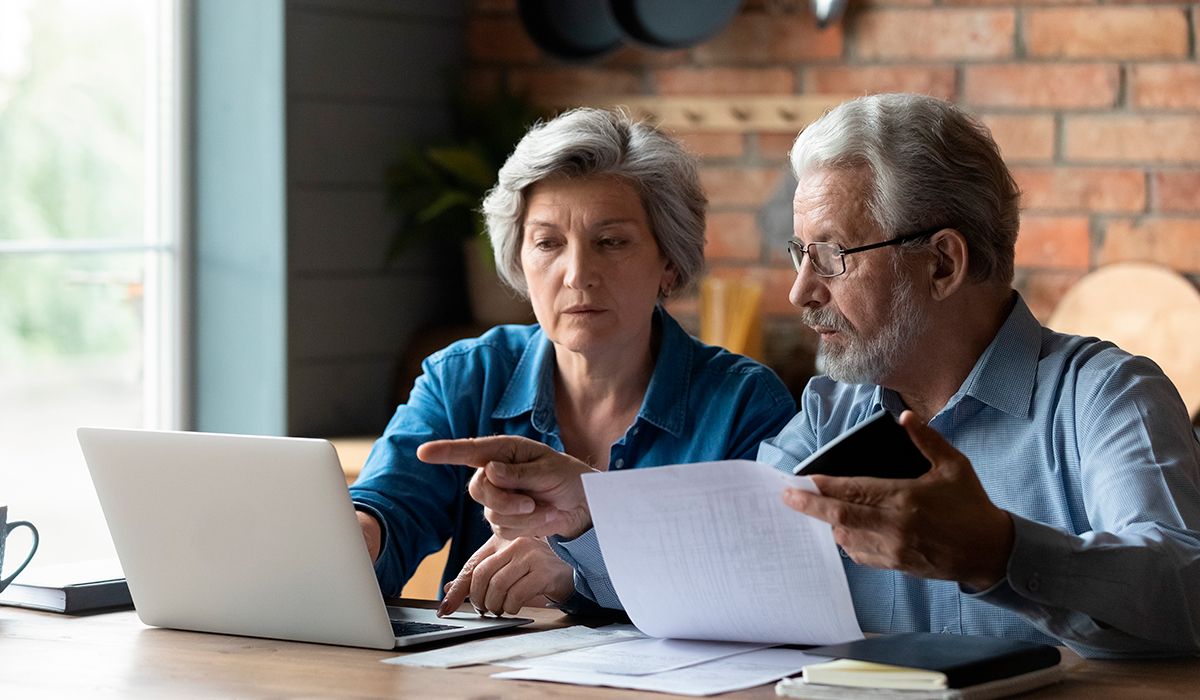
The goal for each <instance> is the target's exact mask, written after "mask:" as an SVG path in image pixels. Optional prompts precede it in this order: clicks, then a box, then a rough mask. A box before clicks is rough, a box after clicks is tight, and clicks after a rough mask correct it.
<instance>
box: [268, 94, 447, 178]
mask: <svg viewBox="0 0 1200 700" xmlns="http://www.w3.org/2000/svg"><path fill="white" fill-rule="evenodd" d="M290 105H291V108H290V111H289V114H288V156H289V161H288V172H289V176H290V181H291V183H292V184H293V185H300V186H310V185H313V184H324V185H334V186H340V187H359V188H372V187H379V186H380V185H381V184H382V183H383V179H384V173H385V172H386V170H387V166H388V165H390V164H391V163H392V162H393V161H395V160H396V157H397V156H398V155H399V154H400V153H401V151H402V150H403V147H404V146H405V145H406V144H410V143H422V142H425V141H428V140H429V139H431V138H433V137H435V136H436V135H438V134H440V133H443V132H444V131H445V130H446V127H447V124H446V110H445V108H439V107H436V106H422V105H407V106H389V105H382V104H365V103H341V102H311V101H308V100H291V101H290Z"/></svg>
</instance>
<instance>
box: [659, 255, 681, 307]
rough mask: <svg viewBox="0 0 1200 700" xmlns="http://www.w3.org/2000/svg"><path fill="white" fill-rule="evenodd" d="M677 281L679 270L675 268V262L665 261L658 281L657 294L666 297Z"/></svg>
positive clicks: (672, 290)
mask: <svg viewBox="0 0 1200 700" xmlns="http://www.w3.org/2000/svg"><path fill="white" fill-rule="evenodd" d="M678 282H679V272H678V271H677V270H676V269H675V263H673V262H671V261H669V260H668V261H667V266H666V268H664V269H663V273H662V277H661V278H659V282H658V296H659V297H660V298H662V299H666V298H667V297H669V296H671V293H672V292H674V291H675V288H676V287H677V286H678Z"/></svg>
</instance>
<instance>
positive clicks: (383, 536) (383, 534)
mask: <svg viewBox="0 0 1200 700" xmlns="http://www.w3.org/2000/svg"><path fill="white" fill-rule="evenodd" d="M354 510H361V511H362V512H364V513H366V514H367V515H370V516H371V517H373V518H375V520H376V521H377V522H378V523H379V558H378V559H376V560H375V561H374V562H373V564H374V566H375V574H376V575H378V574H379V573H380V572H381V571H382V570H383V560H384V558H385V557H386V556H387V551H388V548H387V545H388V527H387V521H386V520H384V519H383V514H382V513H380V512H379V509H377V508H376V507H375V506H371V505H367V504H366V503H359V502H358V501H355V502H354Z"/></svg>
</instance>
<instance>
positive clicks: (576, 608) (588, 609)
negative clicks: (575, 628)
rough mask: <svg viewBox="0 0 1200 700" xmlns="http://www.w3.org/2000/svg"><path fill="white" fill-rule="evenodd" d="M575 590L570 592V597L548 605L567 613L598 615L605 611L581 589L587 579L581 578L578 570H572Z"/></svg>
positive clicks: (585, 586) (584, 586) (583, 587)
mask: <svg viewBox="0 0 1200 700" xmlns="http://www.w3.org/2000/svg"><path fill="white" fill-rule="evenodd" d="M574 577H575V590H574V591H573V592H572V593H571V597H570V598H567V599H566V600H564V601H562V602H552V603H551V605H550V607H552V608H557V609H559V610H561V611H563V612H565V613H566V614H568V615H599V614H602V613H604V612H605V610H604V608H602V607H600V606H599V605H598V604H597V603H596V601H594V600H592V599H591V598H589V597H587V596H586V595H584V594H583V593H580V591H581V590H585V589H586V588H587V581H584V580H583V576H581V575H580V574H579V571H578V570H575V571H574Z"/></svg>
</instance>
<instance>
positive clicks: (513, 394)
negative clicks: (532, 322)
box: [492, 327, 555, 433]
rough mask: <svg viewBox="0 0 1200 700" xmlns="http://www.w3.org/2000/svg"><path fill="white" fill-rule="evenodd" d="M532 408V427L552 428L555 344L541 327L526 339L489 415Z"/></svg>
mask: <svg viewBox="0 0 1200 700" xmlns="http://www.w3.org/2000/svg"><path fill="white" fill-rule="evenodd" d="M530 411H532V412H533V416H532V417H531V420H532V422H533V427H534V428H536V429H537V430H538V432H541V433H549V432H552V430H551V429H552V427H553V426H554V425H555V420H554V344H553V343H551V342H550V339H549V338H547V337H546V333H545V331H543V330H542V329H541V328H540V327H539V328H538V329H537V331H535V332H534V334H533V335H531V336H530V337H529V340H528V341H527V342H526V343H525V350H524V351H522V352H521V359H520V361H518V362H517V367H516V369H514V370H513V373H512V377H511V378H510V379H509V380H508V386H507V387H506V388H505V389H504V396H502V397H501V398H500V402H499V403H498V404H496V409H495V410H494V411H492V418H494V419H497V420H505V419H508V418H515V417H517V416H519V415H521V414H522V413H529V412H530Z"/></svg>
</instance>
